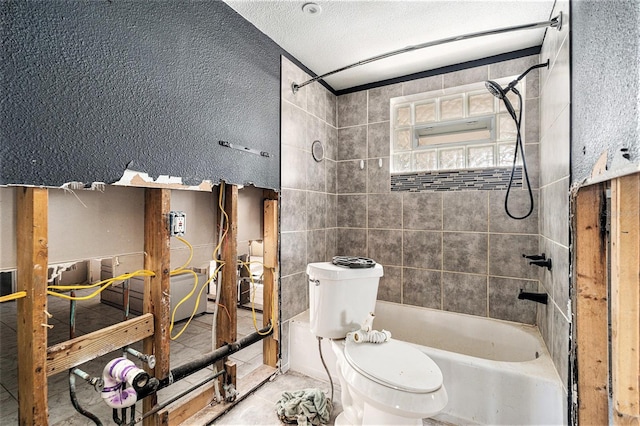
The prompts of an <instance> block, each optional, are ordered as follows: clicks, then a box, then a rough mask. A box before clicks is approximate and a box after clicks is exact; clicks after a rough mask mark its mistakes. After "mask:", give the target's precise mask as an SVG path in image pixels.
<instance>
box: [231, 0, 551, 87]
mask: <svg viewBox="0 0 640 426" xmlns="http://www.w3.org/2000/svg"><path fill="white" fill-rule="evenodd" d="M224 1H225V2H226V3H227V4H228V5H229V6H231V7H232V8H233V9H234V10H236V11H237V12H238V13H239V14H240V15H242V16H243V17H244V18H245V19H247V20H248V21H250V22H251V23H253V24H254V25H255V26H256V27H257V28H258V29H259V30H260V31H262V32H263V33H265V34H266V35H267V36H269V37H270V38H271V39H273V40H274V41H275V42H276V43H278V44H279V45H280V46H281V47H282V48H284V49H285V50H286V51H288V52H289V53H290V54H292V55H293V56H294V57H295V58H296V59H298V60H299V61H300V62H302V63H303V64H304V65H306V66H307V67H308V68H309V69H310V70H312V71H313V72H315V73H316V74H318V75H320V74H323V73H326V72H329V71H332V70H334V69H337V68H341V67H343V66H345V65H349V64H352V63H355V62H358V61H361V60H363V59H366V58H369V57H372V56H376V55H379V54H382V53H385V52H388V51H392V50H397V49H401V48H404V47H406V46H410V45H417V44H422V43H426V42H430V41H435V40H440V39H443V38H448V37H454V36H459V35H464V34H469V33H474V32H479V31H487V30H493V29H497V28H504V27H511V26H516V25H522V24H529V23H533V22H539V21H547V20H549V19H550V18H551V16H550V15H551V10H552V8H553V4H554V0H503V1H501V0H449V1H442V0H422V1H377V0H367V1H335V0H333V1H330V0H315V1H314V3H316V4H318V5H320V7H321V8H322V11H321V13H319V14H315V15H310V14H306V13H304V12H303V11H302V6H303V5H304V4H305V3H307V1H292V0H224ZM545 30H546V29H544V28H542V29H535V30H525V31H518V32H511V33H507V34H502V35H492V36H487V37H481V38H477V39H472V40H464V41H457V42H453V43H449V44H445V45H440V46H436V47H429V48H426V49H422V50H419V51H414V52H410V53H405V54H402V55H398V56H394V57H392V58H387V59H383V60H380V61H377V62H374V63H371V64H367V65H363V66H360V67H357V68H353V69H350V70H347V71H343V72H341V73H338V74H335V75H333V76H330V77H327V78H326V79H325V81H326V82H327V83H328V84H329V85H330V86H331V87H333V88H334V89H336V90H341V89H346V88H350V87H354V86H359V85H362V84H367V83H373V82H376V81H381V80H385V79H388V78H394V77H400V76H403V75H407V74H412V73H415V72H421V71H427V70H430V69H435V68H439V67H442V66H447V65H453V64H458V63H462V62H467V61H471V60H475V59H481V58H485V57H488V56H492V55H497V54H501V53H506V52H511V51H515V50H519V49H524V48H527V47H532V46H539V45H541V44H542V40H543V38H544V34H545Z"/></svg>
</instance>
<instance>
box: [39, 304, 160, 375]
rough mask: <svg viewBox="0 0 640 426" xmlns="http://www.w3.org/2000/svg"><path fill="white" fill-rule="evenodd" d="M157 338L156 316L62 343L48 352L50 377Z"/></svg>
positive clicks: (145, 315) (145, 316) (104, 329)
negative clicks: (154, 319)
mask: <svg viewBox="0 0 640 426" xmlns="http://www.w3.org/2000/svg"><path fill="white" fill-rule="evenodd" d="M152 335H153V315H151V314H150V313H147V314H143V315H141V316H139V317H136V318H133V319H130V320H128V321H123V322H120V323H118V324H114V325H111V326H109V327H106V328H102V329H100V330H97V331H94V332H93V333H89V334H85V335H83V336H80V337H76V338H74V339H71V340H67V341H66V342H62V343H58V344H57V345H53V346H50V347H49V348H48V349H47V375H48V376H51V375H53V374H57V373H61V372H66V371H67V370H68V369H70V368H73V367H75V366H78V365H80V364H83V363H85V362H88V361H91V360H92V359H95V358H97V357H99V356H102V355H105V354H108V353H109V352H113V351H115V350H117V349H120V348H122V347H124V346H127V345H130V344H132V343H135V342H139V341H140V340H142V339H144V338H145V337H149V336H152Z"/></svg>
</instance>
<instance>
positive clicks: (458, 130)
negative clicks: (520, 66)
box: [391, 79, 526, 173]
mask: <svg viewBox="0 0 640 426" xmlns="http://www.w3.org/2000/svg"><path fill="white" fill-rule="evenodd" d="M504 80H506V81H510V80H508V79H504ZM498 83H501V82H500V81H499V82H498ZM520 87H521V88H522V90H521V92H523V91H524V88H525V87H526V85H525V84H524V83H523V84H520ZM522 95H523V97H524V93H522ZM508 98H509V100H510V101H511V104H512V105H513V107H514V109H516V113H518V108H519V105H518V103H519V101H518V99H517V97H516V96H515V95H513V93H509V95H508ZM516 131H517V129H516V126H515V123H514V121H513V118H511V116H510V115H509V113H508V112H507V110H506V108H505V107H504V104H503V102H502V101H500V100H498V99H497V98H496V97H495V96H493V95H491V94H490V93H489V92H488V91H487V90H486V88H485V87H484V82H482V83H478V84H474V85H468V86H464V87H461V88H453V89H447V90H444V91H437V92H431V93H425V94H420V95H412V96H409V97H404V98H396V99H392V100H391V138H392V143H391V158H392V161H391V172H392V173H410V172H421V171H429V170H459V169H482V168H492V167H509V166H511V164H512V162H513V155H514V150H515V141H516V136H517V133H516ZM519 162H520V161H518V163H519Z"/></svg>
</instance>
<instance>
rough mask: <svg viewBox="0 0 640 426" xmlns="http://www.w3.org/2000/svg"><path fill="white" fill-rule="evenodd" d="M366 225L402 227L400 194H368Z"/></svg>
mask: <svg viewBox="0 0 640 426" xmlns="http://www.w3.org/2000/svg"><path fill="white" fill-rule="evenodd" d="M367 206H368V207H367V210H368V212H367V218H368V219H367V220H368V222H367V227H368V228H381V229H402V194H397V193H389V194H369V196H368V202H367Z"/></svg>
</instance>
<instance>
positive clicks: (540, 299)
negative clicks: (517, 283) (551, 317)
mask: <svg viewBox="0 0 640 426" xmlns="http://www.w3.org/2000/svg"><path fill="white" fill-rule="evenodd" d="M518 299H520V300H531V301H533V302H537V303H542V304H543V305H546V304H547V301H548V300H549V295H548V294H547V293H529V292H526V291H522V289H520V293H518Z"/></svg>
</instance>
